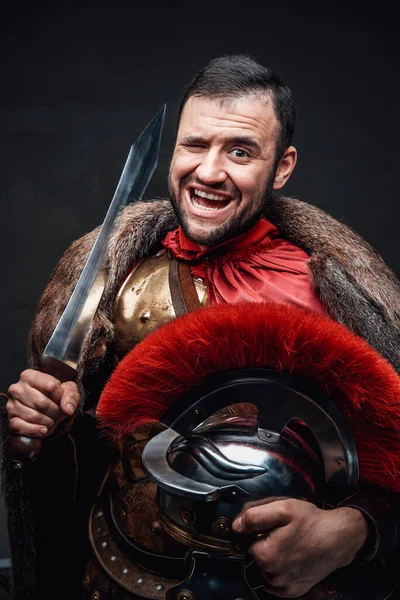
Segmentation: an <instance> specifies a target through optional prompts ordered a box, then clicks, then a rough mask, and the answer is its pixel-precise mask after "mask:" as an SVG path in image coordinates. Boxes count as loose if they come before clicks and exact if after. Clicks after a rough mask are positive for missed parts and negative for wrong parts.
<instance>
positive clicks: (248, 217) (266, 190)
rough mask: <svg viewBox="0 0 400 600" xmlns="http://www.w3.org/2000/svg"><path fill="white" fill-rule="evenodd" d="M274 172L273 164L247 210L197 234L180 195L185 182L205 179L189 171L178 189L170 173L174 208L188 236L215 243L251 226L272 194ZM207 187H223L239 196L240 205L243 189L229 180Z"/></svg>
mask: <svg viewBox="0 0 400 600" xmlns="http://www.w3.org/2000/svg"><path fill="white" fill-rule="evenodd" d="M275 173H276V169H275V168H274V169H273V170H272V172H271V173H269V175H268V177H267V180H266V182H265V184H264V186H263V187H262V188H260V189H259V190H256V191H255V193H254V195H253V197H252V199H251V202H250V203H249V207H248V208H247V210H245V211H243V212H242V213H241V212H239V213H238V214H233V215H232V216H231V217H229V218H228V219H227V220H226V221H225V222H224V223H222V224H221V225H218V226H216V227H212V229H210V231H209V232H207V233H204V234H202V235H194V234H193V233H192V231H191V227H190V218H188V216H187V215H186V214H185V212H184V211H183V210H182V208H181V201H180V198H181V194H182V190H183V189H184V187H185V186H187V185H189V184H190V185H196V184H199V185H202V183H203V182H202V181H200V179H198V178H197V177H194V176H193V175H192V174H191V173H189V175H187V176H186V177H184V178H183V179H182V180H181V181H180V183H179V189H178V192H177V193H175V191H174V189H173V186H172V182H171V175H170V174H169V176H168V192H169V195H170V200H171V204H172V208H173V210H174V213H175V215H176V218H177V220H178V223H179V225H180V226H181V228H182V230H183V232H184V234H185V235H186V237H187V238H188V239H189V240H191V241H192V242H194V243H195V244H200V245H204V246H211V247H212V246H216V245H218V244H221V243H222V242H225V241H226V240H229V239H231V238H234V237H236V236H237V235H239V234H241V233H244V232H245V231H248V230H249V229H251V228H252V227H253V225H255V224H256V223H257V221H258V220H259V219H260V217H261V216H262V215H263V214H264V210H265V206H266V204H267V203H268V201H269V199H270V198H271V196H272V190H273V185H274V181H275ZM208 187H209V188H211V189H213V190H214V191H215V193H216V194H217V193H218V192H219V191H220V192H225V193H227V194H229V195H230V196H231V197H232V198H238V200H239V207H240V203H241V200H242V195H241V193H240V190H239V189H238V188H237V187H236V186H235V185H234V184H233V183H232V182H231V183H230V184H227V183H223V184H217V185H212V186H210V185H208Z"/></svg>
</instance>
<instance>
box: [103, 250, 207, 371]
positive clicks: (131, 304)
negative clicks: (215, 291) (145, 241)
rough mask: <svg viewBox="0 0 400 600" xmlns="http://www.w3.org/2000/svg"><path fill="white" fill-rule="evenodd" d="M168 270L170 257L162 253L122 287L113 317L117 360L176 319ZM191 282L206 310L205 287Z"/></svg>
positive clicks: (140, 266) (144, 263) (139, 267)
mask: <svg viewBox="0 0 400 600" xmlns="http://www.w3.org/2000/svg"><path fill="white" fill-rule="evenodd" d="M169 266H170V256H169V253H168V252H167V250H165V249H162V250H160V251H158V252H157V253H156V254H155V255H154V256H152V257H150V258H146V259H144V260H142V261H141V262H140V263H139V264H138V265H137V266H136V267H135V268H134V270H133V271H132V272H131V273H130V275H129V276H128V277H127V279H126V280H125V282H124V284H123V286H122V287H121V289H120V291H119V294H118V296H117V299H116V303H115V309H114V315H113V322H114V326H115V339H116V348H115V354H116V358H117V360H121V358H123V357H124V356H125V354H127V353H128V352H129V351H130V350H132V348H133V347H134V346H136V344H138V343H139V342H141V341H142V340H143V339H144V338H145V337H146V336H147V335H149V333H152V332H153V331H155V330H156V329H158V328H159V327H161V325H164V324H165V323H168V321H171V320H172V319H174V318H175V317H176V315H175V311H174V308H173V305H172V299H171V292H170V289H169V282H168V273H169ZM194 282H195V287H196V291H197V295H198V297H199V301H200V303H201V304H202V305H203V306H207V305H208V295H207V288H206V285H205V283H204V282H202V281H200V280H198V279H195V280H194Z"/></svg>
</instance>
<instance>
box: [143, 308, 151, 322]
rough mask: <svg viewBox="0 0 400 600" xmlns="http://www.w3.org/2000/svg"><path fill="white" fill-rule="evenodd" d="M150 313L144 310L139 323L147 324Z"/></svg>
mask: <svg viewBox="0 0 400 600" xmlns="http://www.w3.org/2000/svg"><path fill="white" fill-rule="evenodd" d="M150 317H151V314H150V311H149V310H145V311H144V312H142V314H141V315H140V321H141V322H142V323H147V322H148V321H150Z"/></svg>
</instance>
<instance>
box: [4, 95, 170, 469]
mask: <svg viewBox="0 0 400 600" xmlns="http://www.w3.org/2000/svg"><path fill="white" fill-rule="evenodd" d="M165 111H166V105H165V104H164V106H163V107H162V108H161V110H160V111H159V112H158V113H157V114H156V116H155V117H154V118H153V120H152V121H151V122H150V123H149V124H148V125H147V127H146V128H145V129H144V130H143V131H142V133H141V134H140V136H139V137H138V138H137V140H136V142H135V143H134V144H133V145H132V146H131V149H130V151H129V155H128V158H127V160H126V163H125V166H124V169H123V171H122V174H121V178H120V180H119V183H118V185H117V188H116V190H115V193H114V197H113V199H112V201H111V204H110V207H109V209H108V211H107V214H106V216H105V219H104V222H103V225H102V226H101V229H100V231H99V234H98V236H97V239H96V242H95V244H94V246H93V248H92V250H91V252H90V254H89V256H88V259H87V261H86V264H85V266H84V267H83V271H82V273H81V275H80V277H79V280H78V282H77V284H76V286H75V289H74V291H73V292H72V295H71V297H70V299H69V301H68V304H67V306H66V308H65V310H64V312H63V314H62V315H61V317H60V320H59V321H58V323H57V325H56V327H55V329H54V331H53V334H52V336H51V337H50V340H49V341H48V343H47V346H46V348H45V350H44V352H43V354H42V356H41V358H40V361H39V368H40V370H41V371H42V372H44V373H48V374H50V375H53V376H54V377H55V378H56V379H59V380H60V381H61V382H64V381H73V380H74V379H75V378H76V374H77V365H78V362H79V358H80V355H81V351H82V346H83V343H84V340H85V337H86V334H87V333H88V331H89V329H90V326H91V323H92V321H93V317H94V315H95V312H96V310H97V307H98V305H99V302H100V299H101V296H102V294H103V290H104V285H105V269H104V268H103V262H104V257H105V254H106V252H107V248H108V242H109V240H110V236H111V233H112V230H113V227H114V224H115V221H116V220H117V218H118V216H119V214H120V212H121V210H122V208H123V207H124V206H126V205H127V204H128V203H129V202H132V201H133V200H138V199H141V198H142V196H143V194H144V192H145V190H146V188H147V186H148V184H149V182H150V179H151V177H152V175H153V173H154V171H155V168H156V166H157V162H158V154H159V150H160V143H161V133H162V129H163V125H164V118H165ZM40 449H41V441H40V440H39V439H34V438H28V437H25V436H11V438H10V450H11V453H12V455H13V457H14V458H15V460H16V462H17V463H18V462H20V461H24V460H26V458H30V459H34V458H36V457H37V456H38V454H39V452H40ZM19 466H21V465H19Z"/></svg>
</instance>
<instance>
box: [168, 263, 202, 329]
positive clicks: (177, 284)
mask: <svg viewBox="0 0 400 600" xmlns="http://www.w3.org/2000/svg"><path fill="white" fill-rule="evenodd" d="M168 282H169V289H170V292H171V298H172V305H173V307H174V311H175V314H176V316H177V317H181V316H182V315H186V314H187V313H191V312H194V311H195V310H197V309H198V308H201V306H202V305H201V302H200V300H199V297H198V295H197V291H196V286H195V284H194V281H193V277H192V274H191V272H190V266H189V265H188V264H187V263H184V262H180V261H178V260H177V259H176V258H175V257H173V256H172V257H171V258H170V264H169V273H168Z"/></svg>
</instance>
